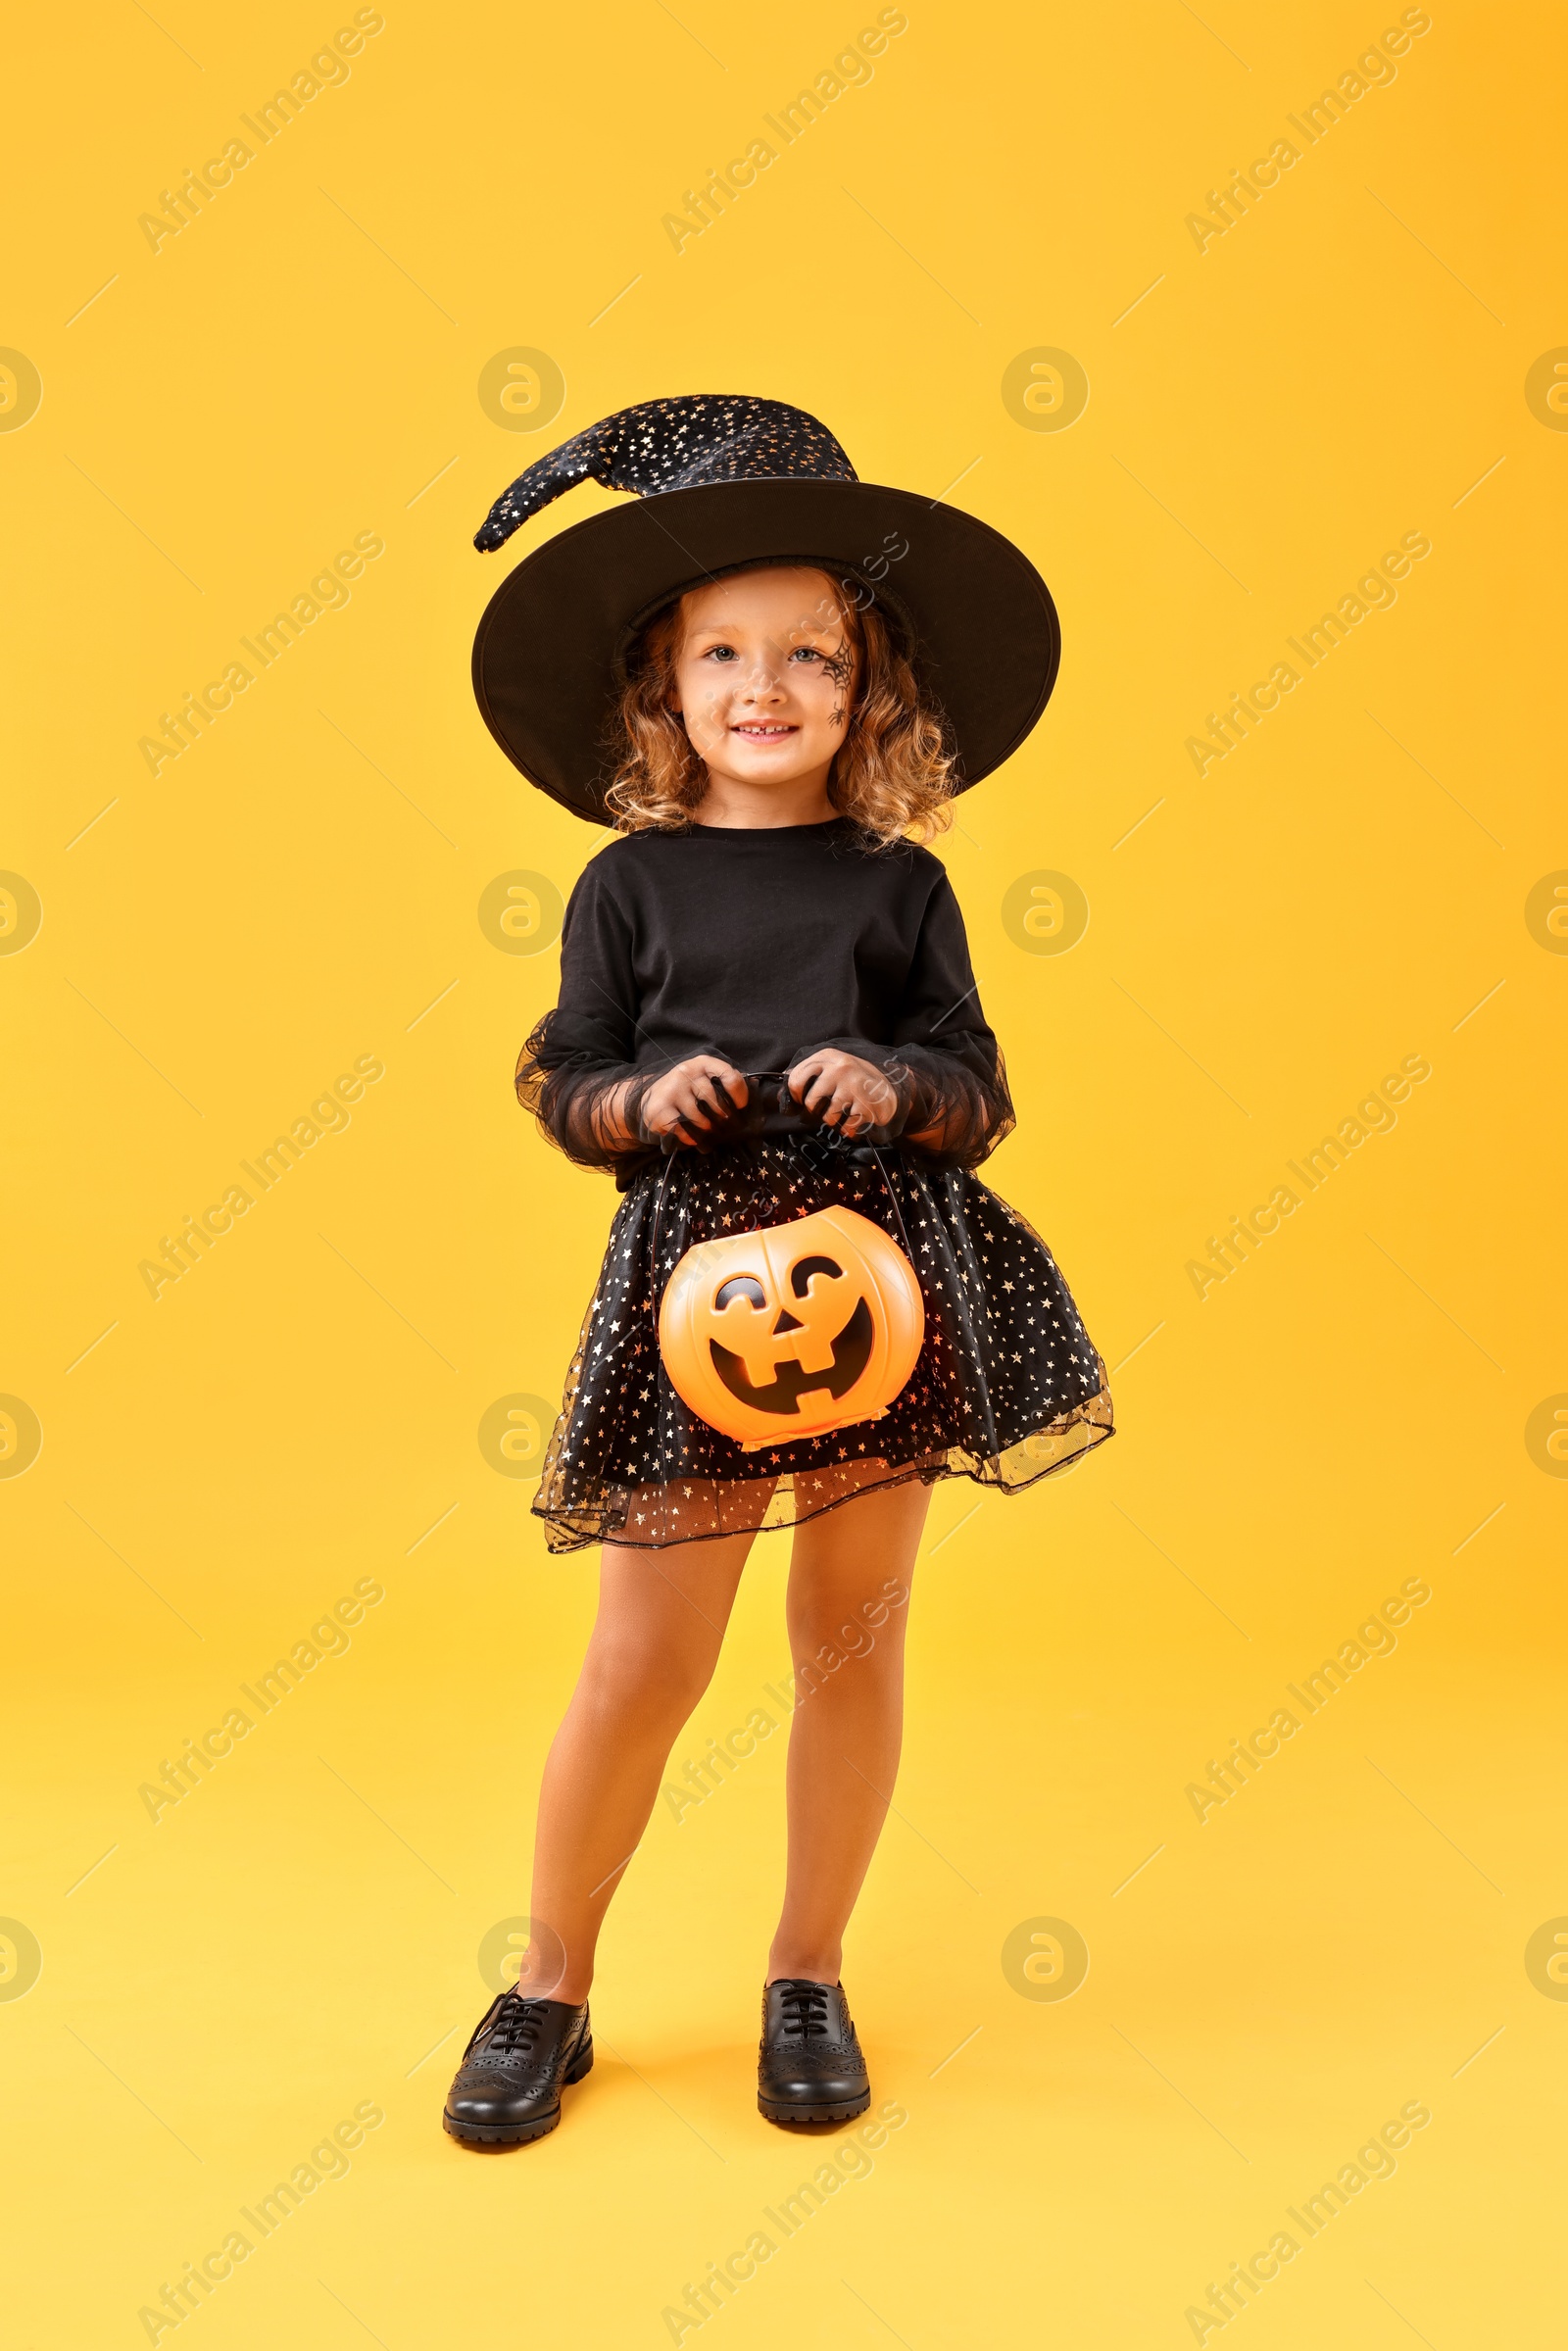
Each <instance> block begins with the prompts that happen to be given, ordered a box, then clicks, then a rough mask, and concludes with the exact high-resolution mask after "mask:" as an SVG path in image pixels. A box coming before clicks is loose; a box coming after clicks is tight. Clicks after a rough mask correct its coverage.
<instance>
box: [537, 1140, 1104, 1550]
mask: <svg viewBox="0 0 1568 2351" xmlns="http://www.w3.org/2000/svg"><path fill="white" fill-rule="evenodd" d="M835 1204H838V1205H842V1206H844V1207H847V1208H853V1209H855V1210H857V1211H858V1214H860V1215H861V1216H866V1217H869V1218H870V1219H871V1220H872V1221H873V1222H874V1223H877V1224H879V1225H881V1226H882V1228H883V1229H884V1231H886V1232H887V1233H889V1234H890V1235H891V1236H892V1238H893V1239H894V1240H895V1241H896V1242H898V1244H899V1246H900V1247H901V1248H905V1247H906V1246H907V1250H908V1253H909V1255H910V1258H911V1261H912V1262H913V1265H914V1268H915V1271H916V1273H917V1275H918V1277H919V1282H920V1288H921V1292H922V1295H923V1298H924V1301H925V1339H924V1343H923V1345H922V1347H921V1350H920V1356H919V1360H918V1362H917V1363H916V1365H915V1368H914V1371H913V1373H912V1375H911V1377H910V1378H909V1380H908V1382H907V1385H906V1387H905V1388H904V1390H903V1392H902V1394H901V1395H900V1396H898V1397H897V1398H896V1399H895V1400H894V1401H893V1402H892V1403H891V1404H890V1405H889V1407H888V1409H887V1412H886V1414H885V1415H884V1416H883V1417H882V1418H881V1419H878V1420H874V1421H862V1422H860V1423H858V1425H855V1426H852V1427H848V1428H843V1429H838V1430H835V1431H833V1432H832V1433H831V1434H830V1435H828V1436H825V1437H814V1438H805V1439H801V1440H798V1441H797V1442H796V1443H795V1444H793V1445H780V1446H778V1447H777V1448H776V1449H769V1450H766V1451H760V1452H744V1451H743V1450H742V1449H741V1447H740V1445H738V1444H736V1443H734V1442H733V1441H732V1440H731V1439H730V1438H727V1437H725V1436H722V1435H721V1434H720V1433H719V1432H718V1431H717V1430H716V1429H713V1428H711V1427H710V1426H709V1424H708V1423H707V1422H706V1421H704V1420H701V1419H699V1418H698V1417H697V1415H696V1414H695V1413H694V1412H692V1411H691V1410H690V1409H689V1408H688V1407H687V1405H686V1404H684V1403H683V1402H682V1400H681V1398H680V1396H678V1395H677V1394H676V1392H675V1390H674V1388H673V1387H672V1386H671V1384H670V1381H669V1377H668V1375H667V1373H666V1372H665V1370H664V1367H663V1364H662V1360H661V1357H660V1352H659V1338H658V1313H659V1304H660V1300H661V1298H662V1295H663V1290H664V1285H665V1283H666V1282H667V1281H668V1279H669V1276H670V1274H671V1273H672V1272H673V1270H674V1268H675V1266H676V1264H677V1263H678V1261H679V1259H680V1258H681V1257H682V1256H683V1255H684V1253H685V1251H686V1250H687V1249H690V1248H692V1247H694V1246H695V1245H696V1244H697V1243H698V1242H701V1241H711V1240H713V1239H716V1238H717V1237H719V1236H720V1235H722V1234H724V1233H740V1232H745V1231H748V1230H749V1229H751V1228H753V1227H756V1226H759V1225H774V1224H780V1223H783V1222H785V1221H787V1220H788V1219H790V1218H793V1217H796V1216H800V1215H803V1214H806V1213H809V1211H810V1210H812V1209H816V1208H825V1207H830V1206H833V1205H835ZM1113 1425H1114V1424H1113V1421H1112V1416H1111V1403H1110V1394H1109V1391H1108V1389H1107V1388H1106V1385H1105V1369H1104V1365H1103V1362H1102V1361H1101V1358H1100V1356H1099V1355H1098V1354H1097V1352H1096V1350H1095V1348H1094V1347H1093V1345H1092V1344H1091V1342H1090V1339H1089V1336H1088V1333H1087V1332H1086V1331H1085V1329H1084V1326H1083V1324H1082V1322H1081V1321H1080V1320H1079V1316H1078V1309H1077V1307H1076V1306H1075V1305H1074V1303H1073V1300H1072V1296H1071V1293H1070V1292H1069V1290H1068V1288H1067V1285H1066V1283H1065V1282H1064V1281H1063V1280H1062V1277H1061V1275H1060V1273H1059V1272H1058V1271H1057V1268H1056V1264H1055V1260H1054V1258H1053V1256H1052V1254H1051V1251H1050V1250H1049V1249H1047V1247H1046V1245H1045V1243H1044V1242H1043V1241H1042V1240H1041V1238H1040V1236H1039V1234H1038V1233H1036V1232H1035V1231H1034V1229H1033V1227H1032V1226H1031V1225H1029V1224H1028V1223H1027V1222H1026V1220H1025V1219H1024V1218H1023V1217H1022V1216H1020V1215H1019V1214H1018V1212H1017V1210H1016V1209H1015V1208H1009V1207H1008V1206H1007V1204H1006V1202H1005V1200H1000V1199H999V1198H998V1197H997V1195H996V1194H995V1193H994V1192H991V1191H990V1190H988V1189H987V1187H986V1186H985V1185H984V1184H982V1183H981V1182H980V1181H979V1180H978V1178H977V1177H975V1176H973V1175H971V1174H968V1173H965V1172H962V1171H955V1170H952V1169H944V1168H941V1167H938V1166H935V1165H933V1164H932V1163H931V1162H930V1161H924V1162H922V1160H921V1159H920V1157H919V1155H918V1154H917V1153H915V1152H912V1151H909V1152H904V1151H898V1150H887V1151H882V1152H880V1153H879V1154H878V1156H877V1157H876V1158H875V1159H872V1160H869V1161H867V1162H865V1163H857V1162H853V1161H849V1160H841V1161H839V1162H837V1163H834V1164H830V1165H829V1166H827V1167H825V1168H818V1167H815V1166H812V1165H811V1164H809V1161H808V1159H807V1158H806V1157H803V1155H802V1153H801V1151H800V1150H799V1148H798V1147H797V1146H796V1145H795V1144H794V1143H792V1142H788V1141H780V1140H775V1139H768V1140H765V1141H762V1142H760V1143H757V1144H755V1145H753V1146H752V1147H750V1148H738V1149H734V1150H727V1151H708V1152H699V1151H680V1152H678V1153H676V1154H675V1155H674V1156H672V1157H671V1158H669V1159H668V1160H667V1161H665V1162H664V1164H663V1165H662V1166H660V1167H655V1168H650V1169H649V1170H648V1171H647V1172H646V1173H645V1174H644V1175H642V1176H641V1177H639V1178H638V1180H637V1182H636V1183H635V1184H634V1186H633V1187H632V1189H631V1190H630V1191H628V1192H627V1193H626V1195H625V1196H624V1198H623V1199H622V1200H621V1203H620V1206H619V1207H618V1209H617V1210H616V1213H615V1219H614V1222H613V1225H612V1227H611V1232H610V1242H609V1246H608V1248H607V1249H606V1250H605V1259H604V1265H603V1267H602V1269H601V1272H600V1276H599V1283H598V1287H597V1289H596V1290H595V1292H594V1296H593V1298H592V1300H591V1302H590V1304H589V1307H588V1311H587V1314H586V1316H585V1317H584V1320H583V1326H582V1334H581V1337H580V1339H579V1341H578V1345H577V1350H576V1353H575V1354H574V1355H573V1357H572V1362H571V1369H570V1371H569V1372H568V1374H567V1378H566V1390H565V1396H564V1401H563V1403H562V1408H561V1415H560V1418H559V1419H558V1421H557V1423H556V1427H555V1431H554V1434H553V1435H552V1437H551V1440H550V1445H549V1447H548V1449H547V1451H546V1454H545V1463H544V1472H543V1475H542V1477H541V1479H540V1483H539V1491H538V1493H537V1494H536V1495H535V1497H534V1502H533V1510H534V1513H535V1515H536V1516H538V1517H540V1518H542V1519H543V1520H544V1521H545V1543H546V1546H547V1548H548V1549H549V1550H551V1551H572V1550H578V1549H581V1548H582V1547H583V1546H584V1545H586V1544H588V1543H627V1544H632V1545H636V1546H639V1547H643V1548H648V1549H663V1548H665V1547H667V1546H668V1545H670V1544H673V1543H702V1542H705V1541H711V1540H712V1539H713V1538H714V1537H717V1536H722V1535H735V1534H740V1533H744V1532H747V1531H752V1532H759V1531H765V1530H767V1529H770V1528H776V1527H789V1526H795V1525H798V1524H799V1523H800V1522H801V1521H802V1520H803V1519H808V1518H814V1517H815V1516H817V1515H818V1513H820V1512H821V1511H823V1510H831V1509H833V1508H834V1507H835V1506H837V1505H838V1504H840V1503H843V1502H847V1501H851V1500H853V1499H854V1497H855V1496H856V1495H857V1494H863V1493H864V1492H866V1491H867V1490H868V1489H870V1488H873V1487H879V1486H891V1485H899V1484H902V1483H904V1482H905V1481H907V1480H908V1479H911V1478H921V1479H923V1480H924V1481H925V1482H926V1483H927V1484H928V1485H929V1484H932V1483H934V1482H935V1481H936V1480H937V1479H938V1478H951V1477H966V1478H972V1479H974V1480H975V1481H976V1483H977V1484H979V1485H981V1486H987V1487H996V1488H998V1489H999V1490H1000V1491H1001V1492H1002V1493H1004V1494H1016V1493H1018V1492H1019V1491H1020V1490H1021V1489H1022V1488H1023V1487H1025V1486H1032V1485H1033V1484H1034V1483H1035V1482H1036V1480H1037V1479H1039V1478H1044V1477H1049V1476H1050V1474H1051V1472H1052V1471H1053V1470H1057V1469H1061V1468H1063V1467H1064V1466H1065V1465H1066V1464H1067V1463H1069V1462H1071V1461H1074V1460H1076V1459H1078V1458H1079V1456H1080V1455H1081V1454H1083V1453H1085V1452H1087V1451H1089V1450H1090V1449H1091V1448H1092V1447H1093V1446H1095V1445H1103V1443H1104V1441H1105V1439H1106V1438H1107V1437H1109V1436H1110V1435H1111V1434H1112V1431H1113Z"/></svg>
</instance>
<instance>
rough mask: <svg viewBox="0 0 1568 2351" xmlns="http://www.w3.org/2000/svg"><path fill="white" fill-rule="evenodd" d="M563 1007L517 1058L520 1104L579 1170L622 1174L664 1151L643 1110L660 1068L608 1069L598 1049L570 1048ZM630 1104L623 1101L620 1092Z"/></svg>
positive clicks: (535, 1031)
mask: <svg viewBox="0 0 1568 2351" xmlns="http://www.w3.org/2000/svg"><path fill="white" fill-rule="evenodd" d="M561 1014H562V1008H561V1007H560V1006H559V1005H558V1006H557V1008H556V1009H555V1010H554V1011H552V1012H547V1013H546V1014H545V1016H544V1018H543V1019H542V1020H541V1021H539V1022H538V1023H537V1025H536V1026H535V1028H534V1029H533V1031H532V1033H531V1034H530V1036H529V1038H528V1042H527V1044H526V1045H525V1046H524V1047H523V1049H522V1052H521V1053H519V1054H518V1056H517V1076H516V1086H517V1100H518V1102H521V1104H522V1106H523V1108H524V1109H525V1110H531V1111H532V1113H533V1115H534V1117H535V1118H536V1119H537V1120H538V1122H539V1131H540V1133H541V1134H542V1135H543V1136H544V1138H545V1141H546V1142H547V1143H553V1144H554V1145H555V1146H556V1149H557V1150H558V1151H564V1152H565V1154H566V1157H567V1158H568V1159H570V1160H572V1161H573V1163H574V1164H575V1165H576V1166H578V1167H594V1168H604V1169H609V1170H611V1171H612V1172H615V1173H618V1172H620V1171H622V1170H624V1169H625V1168H626V1167H627V1165H628V1164H629V1163H630V1162H631V1161H633V1160H635V1159H637V1158H643V1157H647V1156H648V1155H649V1154H650V1153H653V1154H656V1155H657V1152H658V1149H659V1146H658V1143H657V1142H656V1141H655V1140H654V1138H653V1137H652V1136H649V1135H648V1134H647V1133H646V1131H645V1130H644V1128H643V1125H642V1106H643V1100H644V1097H645V1096H646V1095H647V1093H648V1090H649V1088H650V1087H651V1086H652V1085H653V1084H654V1083H655V1081H656V1080H657V1079H658V1077H659V1075H660V1072H659V1071H658V1070H657V1069H641V1070H640V1069H636V1068H634V1067H633V1066H632V1065H631V1063H630V1062H618V1061H617V1062H611V1063H609V1064H608V1065H607V1064H606V1063H605V1062H604V1061H603V1060H601V1059H599V1058H598V1057H597V1055H595V1054H594V1053H592V1052H591V1051H589V1050H586V1049H584V1048H583V1047H581V1046H580V1045H579V1046H574V1045H573V1044H572V1043H571V1036H570V1029H571V1024H570V1022H569V1020H567V1021H564V1020H563V1019H562V1016H561ZM622 1087H624V1088H625V1089H626V1093H625V1098H624V1100H623V1101H622V1102H618V1103H616V1102H614V1101H613V1097H614V1096H615V1095H616V1093H617V1092H618V1091H619V1089H620V1088H622ZM612 1112H613V1113H614V1127H615V1128H617V1129H618V1128H620V1127H624V1128H625V1130H626V1132H627V1133H628V1134H630V1135H633V1136H636V1137H637V1138H638V1139H637V1141H636V1142H626V1141H625V1140H623V1139H622V1138H621V1137H620V1135H619V1134H618V1133H617V1132H615V1131H614V1130H613V1128H612V1126H611V1123H610V1120H611V1113H612Z"/></svg>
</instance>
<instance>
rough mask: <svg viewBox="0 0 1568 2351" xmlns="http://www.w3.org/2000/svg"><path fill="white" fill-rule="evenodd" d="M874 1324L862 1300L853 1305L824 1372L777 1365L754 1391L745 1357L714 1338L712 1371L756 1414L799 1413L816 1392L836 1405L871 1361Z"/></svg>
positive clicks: (731, 1392)
mask: <svg viewBox="0 0 1568 2351" xmlns="http://www.w3.org/2000/svg"><path fill="white" fill-rule="evenodd" d="M875 1336H876V1325H875V1324H874V1322H873V1321H872V1319H871V1309H870V1307H869V1306H868V1305H867V1304H866V1302H865V1300H864V1298H859V1299H858V1300H857V1302H856V1308H855V1312H854V1313H853V1314H852V1315H851V1316H850V1319H849V1321H848V1322H847V1323H846V1324H845V1326H844V1328H843V1330H842V1331H841V1332H840V1333H839V1335H838V1337H837V1339H835V1340H834V1342H833V1360H832V1362H831V1364H830V1365H829V1366H828V1368H827V1370H826V1371H807V1370H805V1369H804V1368H803V1367H802V1365H801V1364H799V1363H796V1362H786V1363H780V1364H779V1365H778V1366H777V1367H776V1369H775V1371H774V1375H773V1377H772V1379H771V1380H769V1381H768V1383H767V1385H766V1386H765V1387H763V1388H754V1387H753V1386H752V1384H751V1382H750V1380H748V1378H747V1377H746V1362H745V1358H744V1356H741V1355H736V1354H732V1353H731V1352H730V1350H729V1348H728V1347H720V1345H719V1343H718V1341H717V1340H716V1339H713V1340H711V1341H710V1342H709V1345H710V1347H711V1350H712V1357H713V1369H714V1370H715V1371H716V1372H717V1374H718V1376H719V1378H720V1379H721V1380H722V1381H723V1383H724V1385H725V1387H726V1388H727V1389H728V1390H729V1392H730V1395H731V1396H738V1397H739V1399H740V1401H741V1402H742V1403H743V1404H750V1405H751V1406H752V1408H753V1410H754V1411H757V1412H777V1413H794V1414H796V1415H797V1416H798V1415H799V1412H800V1400H801V1397H802V1396H809V1395H811V1394H813V1393H814V1392H816V1391H819V1390H825V1391H826V1393H827V1394H828V1395H829V1396H831V1397H832V1398H833V1400H834V1402H835V1403H836V1402H837V1401H838V1399H839V1397H840V1396H848V1394H849V1392H850V1390H851V1389H852V1388H853V1387H854V1386H855V1383H856V1381H857V1380H858V1378H859V1377H860V1375H861V1373H862V1372H863V1371H864V1369H865V1367H866V1365H867V1364H868V1363H869V1362H870V1360H871V1343H872V1341H873V1339H874V1338H875Z"/></svg>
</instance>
